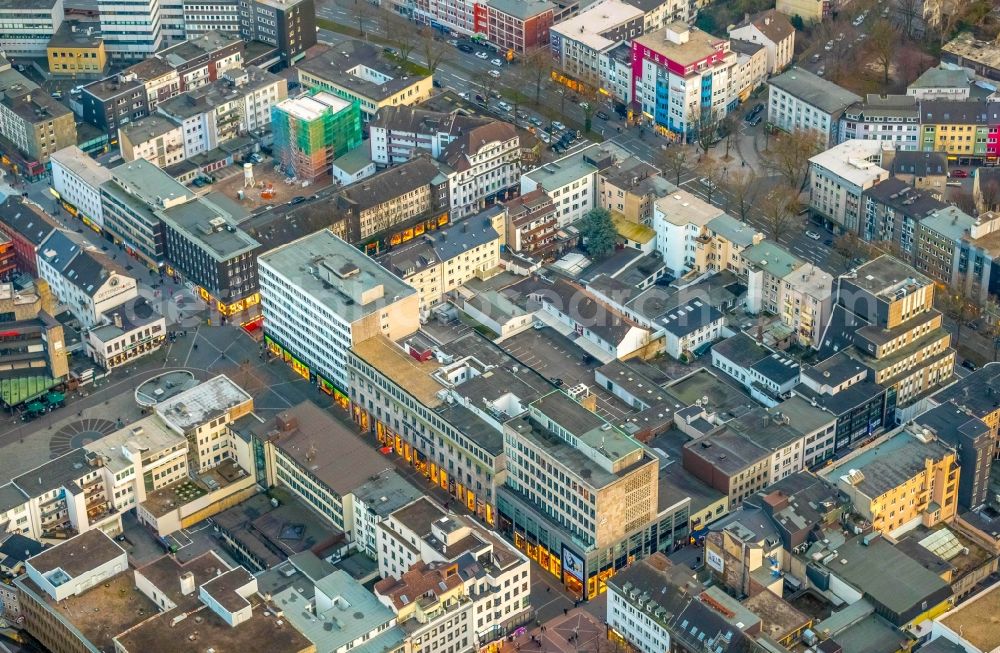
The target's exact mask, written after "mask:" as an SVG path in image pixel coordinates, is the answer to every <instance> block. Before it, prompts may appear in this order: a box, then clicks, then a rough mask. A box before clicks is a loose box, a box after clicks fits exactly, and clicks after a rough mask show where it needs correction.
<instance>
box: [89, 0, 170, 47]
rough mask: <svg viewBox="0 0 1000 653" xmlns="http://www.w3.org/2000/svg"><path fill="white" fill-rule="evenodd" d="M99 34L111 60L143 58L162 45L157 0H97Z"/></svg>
mask: <svg viewBox="0 0 1000 653" xmlns="http://www.w3.org/2000/svg"><path fill="white" fill-rule="evenodd" d="M97 11H98V15H99V16H100V17H101V36H102V37H103V38H104V47H105V49H106V50H107V51H108V57H110V58H111V60H112V61H113V62H121V61H142V60H143V59H146V58H148V57H151V56H153V54H155V53H156V51H157V50H159V49H160V47H161V46H162V45H163V35H162V34H161V33H160V30H161V24H160V3H159V0H139V1H138V2H136V3H134V4H133V3H125V2H122V1H121V0H99V1H98V3H97Z"/></svg>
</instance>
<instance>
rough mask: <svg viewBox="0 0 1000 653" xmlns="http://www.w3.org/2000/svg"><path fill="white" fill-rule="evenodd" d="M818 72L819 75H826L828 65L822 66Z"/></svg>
mask: <svg viewBox="0 0 1000 653" xmlns="http://www.w3.org/2000/svg"><path fill="white" fill-rule="evenodd" d="M816 74H817V75H819V76H820V77H822V76H823V75H825V74H826V66H820V68H819V70H817V71H816Z"/></svg>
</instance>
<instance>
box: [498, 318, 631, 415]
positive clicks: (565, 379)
mask: <svg viewBox="0 0 1000 653" xmlns="http://www.w3.org/2000/svg"><path fill="white" fill-rule="evenodd" d="M500 346H501V347H503V348H504V349H505V350H506V351H507V353H509V354H510V355H511V356H513V357H514V358H516V359H518V360H519V361H521V362H522V363H524V364H525V365H527V366H529V367H531V368H532V369H534V370H535V371H537V372H538V373H539V374H542V375H544V376H547V377H548V378H549V379H552V380H553V382H555V383H559V381H557V379H558V380H561V381H562V387H563V388H569V387H572V386H574V385H577V384H579V383H583V384H586V385H587V387H589V388H590V392H591V394H593V395H595V396H596V397H597V413H598V414H599V415H600V416H601V417H603V418H604V419H607V420H609V421H611V422H613V423H616V424H617V423H620V422H621V421H622V420H623V419H624V418H625V416H626V415H629V414H630V413H632V412H633V411H632V409H631V408H630V407H629V406H627V405H626V404H625V403H624V402H623V401H621V400H620V399H618V398H617V397H615V396H614V395H612V394H611V393H609V392H608V391H607V390H604V389H603V388H600V387H598V386H597V385H596V384H595V383H594V369H595V368H598V367H600V366H601V363H600V361H598V360H594V359H593V358H591V357H588V359H587V360H586V361H584V357H585V352H584V351H583V350H582V349H580V347H578V346H577V345H576V344H575V343H574V342H573V341H572V340H570V339H569V338H567V337H566V336H564V335H562V334H560V333H559V332H557V331H556V330H555V329H552V328H551V327H545V328H543V329H528V330H527V331H522V332H521V333H518V334H517V335H514V336H511V337H510V338H507V339H506V340H504V341H503V342H501V343H500Z"/></svg>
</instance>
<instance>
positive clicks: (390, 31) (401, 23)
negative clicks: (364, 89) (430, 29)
mask: <svg viewBox="0 0 1000 653" xmlns="http://www.w3.org/2000/svg"><path fill="white" fill-rule="evenodd" d="M378 19H379V23H380V24H381V25H380V26H381V28H382V31H383V32H384V33H385V34H386V35H387V36H388V37H389V38H390V39H391V40H392V43H393V45H395V46H396V48H397V50H398V51H399V60H400V61H401V62H402V63H404V64H406V63H409V61H410V55H411V54H412V53H413V51H414V50H415V49H416V48H417V46H418V45H420V34H419V32H418V30H417V27H416V25H414V24H413V23H411V22H410V21H409V20H407V19H406V18H405V17H404V16H400V15H399V14H397V13H393V12H391V11H381V12H379V14H378Z"/></svg>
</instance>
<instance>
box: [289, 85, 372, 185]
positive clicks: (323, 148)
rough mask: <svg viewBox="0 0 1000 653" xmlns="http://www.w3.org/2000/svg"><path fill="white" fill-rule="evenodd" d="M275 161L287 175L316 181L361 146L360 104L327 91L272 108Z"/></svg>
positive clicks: (291, 100)
mask: <svg viewBox="0 0 1000 653" xmlns="http://www.w3.org/2000/svg"><path fill="white" fill-rule="evenodd" d="M271 122H272V123H273V127H272V129H273V132H274V153H275V158H276V159H277V160H278V161H279V162H280V163H281V165H282V166H283V167H284V169H285V172H286V174H288V175H289V176H293V177H297V178H299V179H302V180H308V181H315V180H317V179H320V178H322V177H324V176H325V175H329V174H331V165H332V164H333V161H334V159H336V158H337V157H339V156H341V155H343V154H346V153H347V152H349V151H351V150H353V149H354V148H356V147H358V146H359V145H360V144H361V114H360V112H359V110H358V104H357V102H351V101H348V100H344V99H341V98H339V97H337V96H335V95H332V94H331V93H328V92H326V91H319V92H316V93H313V94H311V95H308V96H303V97H299V98H290V99H287V100H283V101H282V102H279V103H278V104H276V105H274V107H273V108H272V117H271Z"/></svg>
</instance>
